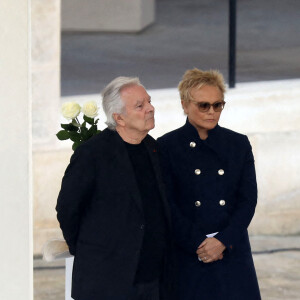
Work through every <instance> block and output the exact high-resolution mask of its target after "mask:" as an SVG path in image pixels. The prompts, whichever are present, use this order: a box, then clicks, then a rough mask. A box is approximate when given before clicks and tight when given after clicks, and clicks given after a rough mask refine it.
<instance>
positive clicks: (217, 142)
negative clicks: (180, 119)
mask: <svg viewBox="0 0 300 300" xmlns="http://www.w3.org/2000/svg"><path fill="white" fill-rule="evenodd" d="M182 129H183V133H184V135H185V138H187V139H189V140H190V141H189V142H191V141H192V139H193V141H195V142H196V143H199V144H200V145H205V146H207V147H209V148H210V149H211V150H213V151H214V152H215V153H216V154H217V155H218V157H219V158H220V159H222V157H224V151H225V150H224V149H226V144H227V141H226V139H225V137H224V135H223V128H222V127H220V126H219V125H218V124H217V125H216V127H215V128H213V129H211V130H209V131H208V137H207V139H206V140H201V139H200V136H199V134H198V131H197V129H196V128H195V127H194V126H193V125H192V124H191V123H190V122H189V120H188V118H187V119H186V123H185V125H184V126H183V127H182Z"/></svg>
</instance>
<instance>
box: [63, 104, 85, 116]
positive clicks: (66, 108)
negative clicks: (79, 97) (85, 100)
mask: <svg viewBox="0 0 300 300" xmlns="http://www.w3.org/2000/svg"><path fill="white" fill-rule="evenodd" d="M80 109H81V107H80V105H79V104H78V103H76V102H66V103H63V105H62V106H61V113H62V115H63V116H64V118H66V119H68V120H71V119H75V118H76V117H77V116H78V115H79V114H80Z"/></svg>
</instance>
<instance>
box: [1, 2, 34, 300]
mask: <svg viewBox="0 0 300 300" xmlns="http://www.w3.org/2000/svg"><path fill="white" fill-rule="evenodd" d="M30 2H31V1H30V0H23V1H19V0H9V1H1V2H0V28H1V31H0V45H1V49H0V102H1V109H0V120H1V130H0V141H1V144H0V157H1V168H0V186H1V188H0V189H1V195H0V197H1V201H0V243H1V246H0V257H1V259H0V270H1V272H0V286H1V288H0V299H3V300H16V299H22V300H31V299H33V262H32V193H31V76H30V68H31V59H30V56H31V50H30V48H31V34H30V32H31V30H30V27H31V24H30V4H31V3H30Z"/></svg>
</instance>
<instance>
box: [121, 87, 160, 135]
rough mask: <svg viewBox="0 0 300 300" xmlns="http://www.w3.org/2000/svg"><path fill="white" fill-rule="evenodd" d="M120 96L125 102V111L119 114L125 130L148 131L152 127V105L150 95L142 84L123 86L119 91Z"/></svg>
mask: <svg viewBox="0 0 300 300" xmlns="http://www.w3.org/2000/svg"><path fill="white" fill-rule="evenodd" d="M121 98H122V99H123V101H124V103H125V112H124V113H123V114H121V115H122V119H123V122H124V127H125V128H126V129H127V130H130V131H132V132H137V133H148V132H149V130H151V129H153V128H154V126H155V125H154V107H153V106H152V104H151V97H150V96H149V95H148V93H147V92H146V90H145V89H144V88H143V87H142V86H139V85H131V86H128V87H125V88H124V89H123V90H122V91H121Z"/></svg>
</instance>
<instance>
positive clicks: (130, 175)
mask: <svg viewBox="0 0 300 300" xmlns="http://www.w3.org/2000/svg"><path fill="white" fill-rule="evenodd" d="M107 130H108V131H109V132H108V134H107V142H108V143H109V144H110V145H111V146H110V149H111V151H112V152H113V153H112V154H113V161H112V162H111V164H112V165H115V167H116V168H117V169H118V170H121V171H123V172H124V185H126V192H128V193H129V194H130V196H131V198H132V199H133V200H134V201H135V203H136V205H137V206H138V208H139V211H140V212H141V214H142V215H143V216H144V210H143V204H142V199H141V195H140V191H139V188H138V184H137V181H136V178H135V173H134V170H133V167H132V164H131V161H130V157H129V155H128V152H127V149H126V146H125V144H124V141H123V140H122V138H121V137H120V136H119V134H118V133H117V132H115V131H112V130H109V129H107Z"/></svg>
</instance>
